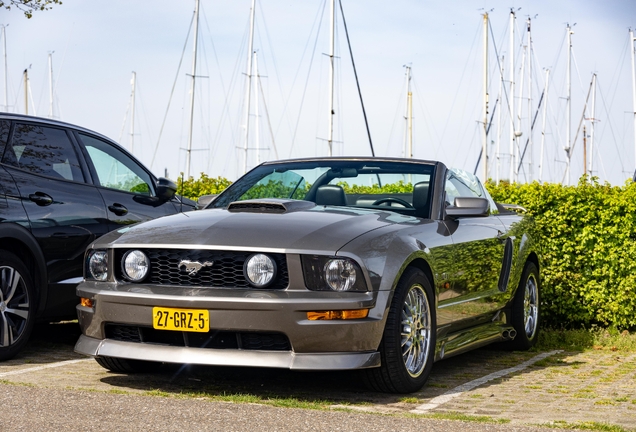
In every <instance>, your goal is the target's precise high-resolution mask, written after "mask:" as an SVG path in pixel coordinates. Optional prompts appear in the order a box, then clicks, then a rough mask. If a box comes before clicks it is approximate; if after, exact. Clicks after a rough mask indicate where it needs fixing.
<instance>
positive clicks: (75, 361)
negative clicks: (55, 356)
mask: <svg viewBox="0 0 636 432" xmlns="http://www.w3.org/2000/svg"><path fill="white" fill-rule="evenodd" d="M89 360H93V359H92V358H86V359H79V360H65V361H61V362H56V363H49V364H45V365H44V366H36V367H32V368H26V369H20V370H14V371H11V372H2V373H0V378H2V377H6V376H10V375H19V374H24V373H29V372H36V371H39V370H43V369H50V368H55V367H60V366H66V365H69V364H74V363H80V362H85V361H89Z"/></svg>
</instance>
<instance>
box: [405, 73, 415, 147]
mask: <svg viewBox="0 0 636 432" xmlns="http://www.w3.org/2000/svg"><path fill="white" fill-rule="evenodd" d="M405 67H406V117H405V118H406V141H405V143H404V157H407V158H412V157H413V92H412V91H411V67H410V66H405Z"/></svg>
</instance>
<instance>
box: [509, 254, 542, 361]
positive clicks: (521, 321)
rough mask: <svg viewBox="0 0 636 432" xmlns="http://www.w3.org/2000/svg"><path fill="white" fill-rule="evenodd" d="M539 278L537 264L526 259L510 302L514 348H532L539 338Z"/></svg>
mask: <svg viewBox="0 0 636 432" xmlns="http://www.w3.org/2000/svg"><path fill="white" fill-rule="evenodd" d="M539 291H540V279H539V270H538V269H537V266H536V265H535V264H534V263H533V262H531V261H528V262H527V263H526V265H525V267H524V269H523V275H522V276H521V280H520V281H519V287H518V288H517V292H516V293H515V298H514V300H513V302H512V325H513V327H514V328H515V330H516V331H517V335H516V336H515V338H514V339H513V340H512V341H511V347H512V348H513V349H516V350H528V349H530V348H532V347H533V346H534V345H535V344H536V343H537V339H538V338H539Z"/></svg>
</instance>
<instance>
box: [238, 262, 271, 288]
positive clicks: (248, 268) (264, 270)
mask: <svg viewBox="0 0 636 432" xmlns="http://www.w3.org/2000/svg"><path fill="white" fill-rule="evenodd" d="M243 272H244V273H245V277H246V278H247V280H248V281H249V283H251V284H252V285H254V286H255V287H257V288H263V287H265V286H267V285H269V284H270V283H271V282H272V281H273V280H274V276H276V263H275V262H274V260H273V259H271V258H270V257H268V256H267V255H265V254H254V255H252V256H250V257H249V258H248V259H247V261H245V267H244V269H243Z"/></svg>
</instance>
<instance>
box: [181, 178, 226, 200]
mask: <svg viewBox="0 0 636 432" xmlns="http://www.w3.org/2000/svg"><path fill="white" fill-rule="evenodd" d="M231 184H232V182H231V181H229V180H228V179H226V178H224V177H208V175H207V174H205V173H201V177H199V178H198V179H194V178H193V177H190V178H189V179H187V180H183V181H182V180H181V178H179V179H177V193H178V194H179V195H183V196H184V197H186V198H190V199H193V200H196V199H198V198H199V197H200V196H203V195H213V194H220V193H221V192H223V191H224V190H225V188H227V187H228V186H229V185H231Z"/></svg>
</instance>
